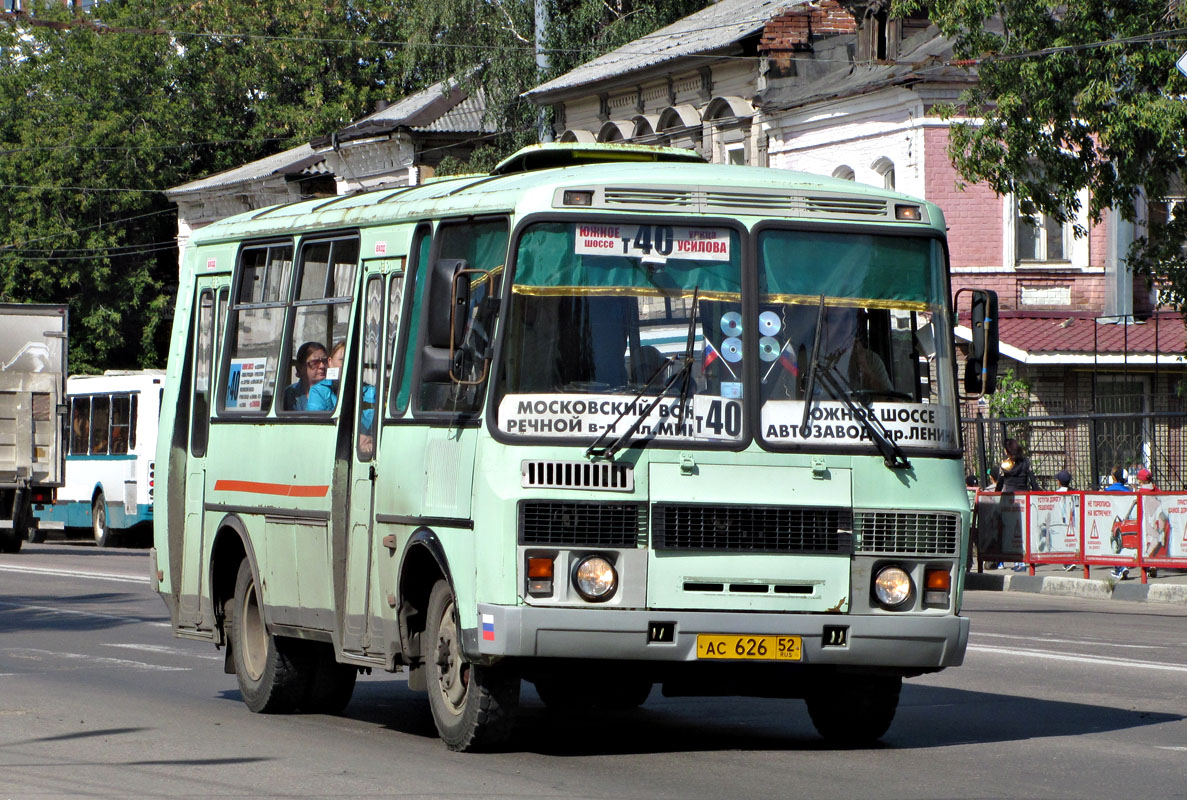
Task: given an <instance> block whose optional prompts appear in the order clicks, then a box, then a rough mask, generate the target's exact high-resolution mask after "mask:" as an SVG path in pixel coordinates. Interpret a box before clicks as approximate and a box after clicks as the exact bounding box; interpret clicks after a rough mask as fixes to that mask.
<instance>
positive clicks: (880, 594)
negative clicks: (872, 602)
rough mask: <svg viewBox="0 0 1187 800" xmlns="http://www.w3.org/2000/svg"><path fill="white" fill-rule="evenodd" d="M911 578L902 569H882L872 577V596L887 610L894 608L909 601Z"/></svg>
mask: <svg viewBox="0 0 1187 800" xmlns="http://www.w3.org/2000/svg"><path fill="white" fill-rule="evenodd" d="M911 592H912V587H911V576H910V575H908V574H907V572H906V570H904V569H903V568H902V567H883V568H882V569H880V570H878V574H877V576H875V577H874V596H875V597H877V598H878V602H879V603H881V604H882V605H884V606H886V607H887V608H896V607H898V606H901V605H902V604H903V603H905V602H907V601H908V600H910V599H911Z"/></svg>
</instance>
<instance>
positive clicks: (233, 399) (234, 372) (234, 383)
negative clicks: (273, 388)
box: [226, 358, 268, 411]
mask: <svg viewBox="0 0 1187 800" xmlns="http://www.w3.org/2000/svg"><path fill="white" fill-rule="evenodd" d="M267 364H268V359H267V358H232V359H231V369H230V371H229V372H228V374H227V402H226V407H227V408H241V409H249V410H255V411H258V410H259V409H260V403H261V402H263V399H264V376H265V374H266V367H267Z"/></svg>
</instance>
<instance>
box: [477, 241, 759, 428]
mask: <svg viewBox="0 0 1187 800" xmlns="http://www.w3.org/2000/svg"><path fill="white" fill-rule="evenodd" d="M741 250H742V247H741V237H740V235H739V234H738V232H737V231H736V230H733V229H731V228H725V227H713V226H704V227H694V226H680V225H666V224H656V225H651V224H646V223H639V222H636V223H632V224H616V223H607V222H597V223H585V222H545V223H539V224H536V225H532V226H530V227H528V228H527V229H526V230H525V231H524V233H523V235H522V236H521V237H520V239H519V244H518V247H517V253H516V273H515V282H514V285H513V287H512V290H511V292H512V298H511V313H510V319H509V321H508V327H507V335H506V339H505V341H504V345H503V349H502V364H501V369H500V372H499V384H498V400H499V402H498V418H497V426H498V429H499V430H500V431H501V432H502V433H504V434H508V435H513V436H524V437H545V438H554V437H564V438H567V439H590V438H593V437H598V436H601V435H604V434H607V433H608V434H611V435H621V434H622V433H623V432H624V431H626V430H627V429H629V428H630V427H631V425H632V424H633V423H635V422H636V421H638V417H639V415H640V414H644V413H646V411H647V409H648V408H651V413H650V414H648V415H647V417H646V419H645V420H643V424H641V425H640V427H639V429H638V430H637V431H636V433H635V435H634V437H632V438H633V440H636V441H643V440H647V441H660V442H663V441H672V442H681V443H688V442H701V443H705V444H712V443H724V444H726V445H731V446H732V444H733V443H736V442H738V441H740V440H741V439H742V436H743V430H742V396H743V391H742V388H743V375H742V364H741V360H742V340H741V338H740V337H741V335H742V304H741V282H742V269H741V263H742V253H741ZM694 295H695V297H696V302H695V305H696V307H695V309H694V308H693V305H694ZM690 329H691V332H692V336H691V339H692V348H691V351H690V352H689V347H688V342H689V331H690ZM688 357H691V359H692V364H691V369H688V370H686V371H683V372H682V370H681V367H682V366H683V364H684V363H685V360H686V359H687V358H688ZM684 372H686V373H687V374H683V373H684ZM669 384H670V385H669ZM661 393H662V394H663V395H664V396H663V397H662V398H660V399H659V400H658V401H657V400H656V397H657V395H659V394H661ZM682 397H683V398H684V402H685V406H684V413H683V414H682V413H681V398H682ZM652 406H654V407H653V408H652Z"/></svg>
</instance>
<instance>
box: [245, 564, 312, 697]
mask: <svg viewBox="0 0 1187 800" xmlns="http://www.w3.org/2000/svg"><path fill="white" fill-rule="evenodd" d="M258 586H259V585H258V584H257V583H256V579H255V575H254V574H253V573H252V570H251V564H250V563H249V562H248V561H247V559H244V560H243V562H242V563H241V564H240V565H239V575H238V576H237V577H236V578H235V596H234V598H232V600H231V607H230V608H229V609H228V612H227V613H228V616H229V617H230V618H231V619H230V624H231V656H232V659H233V661H234V664H235V677H236V678H237V679H238V680H239V692H240V694H242V695H243V703H244V704H245V705H246V706H247V707H248V708H249V709H251V710H252V711H254V712H256V713H258V714H285V713H288V712H290V711H294V710H295V709H296V708H297V707H298V706H299V705H300V704H301V703H302V702H303V701H305V700H306V699H307V698H308V697H309V687H310V683H311V681H312V673H313V669H312V664H313V661H312V652H311V651H310V649H309V647H308V646H307V643H305V642H301V641H298V640H295V639H285V638H283V637H279V636H273V635H272V634H270V633H268V630H267V628H266V627H265V624H264V607H263V602H262V598H261V597H260V593H259V589H258Z"/></svg>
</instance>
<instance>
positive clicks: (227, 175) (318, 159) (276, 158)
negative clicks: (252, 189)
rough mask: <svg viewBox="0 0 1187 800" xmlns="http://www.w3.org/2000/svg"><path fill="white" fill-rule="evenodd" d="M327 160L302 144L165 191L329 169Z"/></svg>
mask: <svg viewBox="0 0 1187 800" xmlns="http://www.w3.org/2000/svg"><path fill="white" fill-rule="evenodd" d="M323 161H324V156H323V155H322V154H321V153H317V152H314V150H313V148H312V147H311V146H310V145H308V144H302V145H298V146H297V147H294V148H293V149H292V150H285V151H284V152H282V153H277V154H276V155H271V156H268V157H267V158H261V159H259V160H258V161H252V162H251V163H249V164H242V165H240V166H238V167H235V168H233V169H229V170H227V171H225V172H219V173H216V174H214V175H209V176H207V177H205V178H200V179H198V180H196V181H190V182H189V183H183V184H182V185H181V186H174V187H173V188H171V189H167V190H166V191H165V194H166V195H174V194H182V193H184V192H197V191H202V190H204V189H213V188H215V187H219V186H233V185H235V184H237V183H248V182H249V181H255V180H259V179H260V178H266V177H269V176H271V175H293V174H298V173H301V174H311V173H321V172H324V171H325V170H324V169H323V168H322V167H321V166H320V165H321V164H322V162H323Z"/></svg>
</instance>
